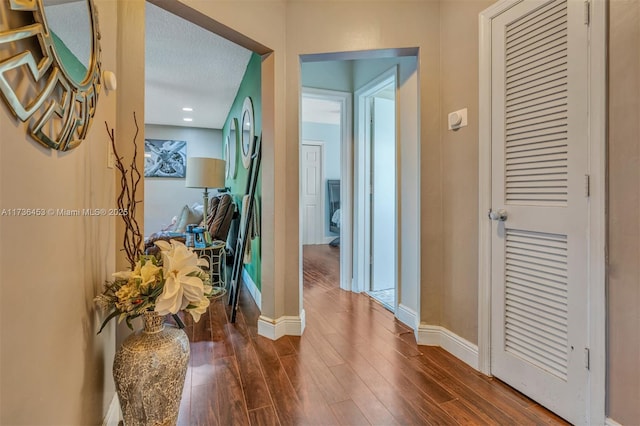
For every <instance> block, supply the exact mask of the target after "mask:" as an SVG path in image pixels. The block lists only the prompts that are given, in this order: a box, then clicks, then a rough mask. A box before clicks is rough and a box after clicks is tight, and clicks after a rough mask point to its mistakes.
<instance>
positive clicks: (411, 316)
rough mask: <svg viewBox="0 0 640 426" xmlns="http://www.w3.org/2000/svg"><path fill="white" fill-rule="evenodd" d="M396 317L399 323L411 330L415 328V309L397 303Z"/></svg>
mask: <svg viewBox="0 0 640 426" xmlns="http://www.w3.org/2000/svg"><path fill="white" fill-rule="evenodd" d="M396 318H397V319H398V321H400V322H401V323H403V324H405V325H407V326H409V327H410V328H411V329H412V330H415V329H416V325H417V324H418V314H417V313H416V311H414V310H413V309H411V308H408V307H406V306H405V305H403V304H402V303H399V304H398V308H397V309H396Z"/></svg>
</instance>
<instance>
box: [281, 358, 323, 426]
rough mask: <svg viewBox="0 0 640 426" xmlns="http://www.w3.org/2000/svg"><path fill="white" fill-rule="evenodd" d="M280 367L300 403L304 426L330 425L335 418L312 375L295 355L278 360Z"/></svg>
mask: <svg viewBox="0 0 640 426" xmlns="http://www.w3.org/2000/svg"><path fill="white" fill-rule="evenodd" d="M280 362H281V363H282V367H283V368H284V371H285V372H286V373H287V376H288V377H289V381H290V382H291V384H292V386H293V388H294V389H295V391H296V395H297V396H298V400H299V401H300V404H301V408H302V413H303V416H304V421H303V423H304V424H330V423H331V422H335V421H336V418H335V417H334V415H333V412H332V411H331V409H330V408H329V405H328V404H327V402H326V400H325V397H324V395H323V393H322V392H321V391H320V389H319V387H318V386H317V385H316V383H315V381H314V379H313V377H312V375H311V374H310V373H309V372H308V371H307V370H305V369H304V368H303V367H302V366H301V365H300V363H299V360H298V356H297V355H290V356H286V357H282V358H280Z"/></svg>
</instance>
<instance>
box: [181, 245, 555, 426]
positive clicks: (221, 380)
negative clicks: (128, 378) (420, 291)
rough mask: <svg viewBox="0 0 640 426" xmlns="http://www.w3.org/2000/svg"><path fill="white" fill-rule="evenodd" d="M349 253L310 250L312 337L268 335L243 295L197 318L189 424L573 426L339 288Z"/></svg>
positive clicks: (185, 402)
mask: <svg viewBox="0 0 640 426" xmlns="http://www.w3.org/2000/svg"><path fill="white" fill-rule="evenodd" d="M338 250H339V248H332V247H329V246H308V247H305V249H304V308H305V311H306V318H307V323H306V324H307V328H306V330H305V332H304V335H303V336H302V337H289V336H287V337H283V338H281V339H279V340H277V341H275V342H274V341H271V340H269V339H266V338H264V337H261V336H258V335H257V326H256V324H257V319H258V316H259V311H258V309H257V307H256V305H255V304H254V303H253V300H252V299H251V296H249V294H248V292H247V291H242V292H241V299H240V309H239V314H238V319H237V322H236V323H235V324H230V323H229V322H228V310H227V306H226V303H225V301H223V300H220V301H217V302H215V303H214V304H213V305H212V306H211V307H210V309H209V313H208V314H206V315H204V316H203V317H202V318H201V320H200V322H198V323H197V324H193V322H192V321H191V322H189V321H188V319H189V318H190V317H187V318H186V319H185V320H186V322H187V329H186V330H187V334H188V335H189V338H190V340H191V362H190V367H189V371H188V373H187V380H186V383H185V388H184V393H183V399H182V405H181V408H180V417H179V424H181V425H246V424H252V425H278V424H280V425H294V424H304V425H307V424H309V425H334V424H335V425H338V424H343V425H367V424H376V425H395V424H410V425H429V424H432V425H449V424H451V425H455V424H465V425H488V424H492V425H533V424H535V425H540V424H566V423H565V422H564V421H563V420H562V419H560V418H558V417H556V416H555V415H553V414H552V413H550V412H548V411H547V410H545V409H544V408H542V407H540V406H539V405H538V404H536V403H535V402H533V401H531V400H530V399H528V398H526V397H524V396H523V395H521V394H519V393H517V392H515V391H514V390H512V389H511V388H509V387H508V386H506V385H504V384H503V383H501V382H500V381H498V380H494V379H491V378H488V377H485V376H483V375H482V374H480V373H478V372H476V371H475V370H473V369H472V368H470V367H468V366H467V365H466V364H464V363H463V362H461V361H459V360H458V359H456V358H454V357H453V356H451V355H449V354H448V353H447V352H445V351H444V350H442V349H440V348H435V347H428V346H418V345H416V343H415V339H414V337H413V334H412V332H411V330H410V329H409V328H407V327H405V326H404V325H403V324H401V323H399V322H397V321H395V320H394V318H393V315H392V314H391V313H390V312H389V311H387V310H385V309H384V308H383V307H382V306H380V305H379V304H377V303H376V302H374V301H373V300H372V299H370V298H369V297H368V296H365V295H363V294H355V293H349V292H345V291H342V290H340V289H339V288H338V275H339V270H338V269H339V267H338V256H339V253H338Z"/></svg>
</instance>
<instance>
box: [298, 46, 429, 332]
mask: <svg viewBox="0 0 640 426" xmlns="http://www.w3.org/2000/svg"><path fill="white" fill-rule="evenodd" d="M417 57H418V50H417V49H415V48H406V49H393V50H377V51H359V52H342V53H331V54H312V55H302V56H301V83H302V88H301V97H302V98H301V122H300V139H299V140H300V142H299V143H300V154H301V157H300V179H301V183H300V191H301V192H300V194H301V198H300V200H301V203H300V243H301V247H300V255H301V261H300V265H301V273H300V277H301V278H303V277H304V276H305V274H306V273H307V271H306V269H304V264H305V261H306V256H305V250H306V248H307V247H319V245H314V246H310V245H306V246H305V245H304V241H305V238H306V237H305V227H306V226H307V225H305V223H304V222H305V218H304V213H303V202H305V201H304V196H303V194H302V190H303V185H304V184H305V183H304V182H303V179H310V176H309V175H308V173H309V172H308V167H307V166H305V165H303V162H305V161H307V160H306V159H303V158H302V156H303V155H305V156H306V155H307V148H304V145H305V144H307V145H308V144H313V143H321V142H324V147H325V149H324V157H323V163H324V164H325V166H326V165H327V164H331V165H338V164H339V165H340V170H341V173H340V177H339V179H331V177H330V176H327V175H325V176H324V182H323V184H322V185H321V186H322V188H323V189H322V192H323V193H324V196H325V200H324V203H325V204H324V208H323V209H321V210H322V211H324V218H323V222H324V226H325V232H326V229H327V226H328V227H329V230H331V227H332V226H334V229H338V230H339V238H337V239H333V240H330V241H327V240H325V241H324V244H325V245H327V246H329V245H328V243H330V242H331V243H333V244H334V245H336V246H337V248H338V249H339V255H340V256H339V257H340V288H341V289H343V290H347V291H352V292H356V293H360V292H362V293H365V294H367V295H370V296H373V297H375V298H376V299H377V300H378V301H380V302H381V304H383V305H384V306H385V307H386V308H388V309H389V310H391V311H393V312H394V314H395V316H396V317H397V318H398V320H400V321H401V322H403V323H405V324H407V325H408V326H410V327H411V328H412V329H414V330H417V329H418V324H419V323H420V318H419V317H420V314H419V312H420V286H419V283H420V273H421V269H420V203H419V201H418V200H420V142H419V141H420V137H419V133H420V131H419V129H420V127H419V115H418V111H419V96H418V93H419V89H418V86H419V78H418V60H417ZM332 94H333V95H334V96H338V95H339V97H338V98H337V99H342V102H344V104H346V105H347V111H348V116H347V117H346V118H344V121H342V123H346V126H342V127H341V128H340V132H342V138H341V140H342V147H341V149H340V156H338V155H332V154H330V153H329V148H328V146H327V143H326V139H327V138H326V137H324V136H320V135H318V134H316V135H312V134H310V133H309V127H310V126H309V124H308V123H305V121H308V119H307V118H305V116H306V114H307V111H306V109H307V106H306V105H307V104H308V102H307V100H306V98H307V97H309V96H330V95H332ZM351 102H353V116H352V115H351ZM334 113H336V114H337V113H338V110H337V109H336V110H335V111H334ZM340 113H344V110H341V112H340ZM352 127H353V131H352V130H351V128H352ZM345 132H346V134H345ZM303 174H304V175H303ZM332 180H334V181H336V182H330V181H332ZM331 188H334V189H333V190H332V189H331ZM336 188H339V189H336ZM372 189H373V191H372ZM332 192H334V193H336V192H339V194H340V195H339V203H336V204H332V203H333V202H334V200H335V197H333V198H332V200H330V197H331V195H330V194H331V193H332ZM336 206H339V208H336ZM336 211H339V214H336V213H335V212H336ZM309 217H310V216H309V215H307V218H309ZM308 220H309V219H307V221H308ZM338 220H339V221H338ZM326 236H327V238H329V236H333V234H331V233H328V234H327V235H326ZM300 284H301V288H302V284H303V282H302V280H301V283H300Z"/></svg>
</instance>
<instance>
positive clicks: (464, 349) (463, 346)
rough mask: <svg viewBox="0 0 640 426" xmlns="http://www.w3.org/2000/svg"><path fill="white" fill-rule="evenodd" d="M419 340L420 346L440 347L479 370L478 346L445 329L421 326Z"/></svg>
mask: <svg viewBox="0 0 640 426" xmlns="http://www.w3.org/2000/svg"><path fill="white" fill-rule="evenodd" d="M417 340H418V344H419V345H426V346H440V347H441V348H442V349H444V350H445V351H447V352H449V353H450V354H451V355H453V356H455V357H456V358H458V359H460V360H462V361H463V362H465V363H466V364H468V365H470V366H471V367H473V368H474V369H476V370H477V369H478V365H479V363H478V345H475V344H473V343H471V342H469V341H468V340H466V339H463V338H462V337H460V336H458V335H457V334H455V333H453V332H451V331H449V330H447V329H446V328H444V327H440V326H437V325H427V324H420V325H419V326H418V337H417Z"/></svg>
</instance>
